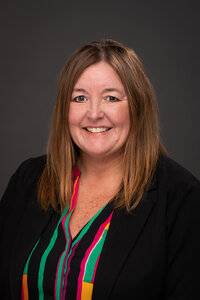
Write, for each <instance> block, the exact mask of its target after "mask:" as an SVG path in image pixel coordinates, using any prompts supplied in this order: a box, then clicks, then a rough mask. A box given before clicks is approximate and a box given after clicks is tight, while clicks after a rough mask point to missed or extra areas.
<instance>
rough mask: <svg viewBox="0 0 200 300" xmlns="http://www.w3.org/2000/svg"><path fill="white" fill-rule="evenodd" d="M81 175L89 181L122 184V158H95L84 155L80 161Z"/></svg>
mask: <svg viewBox="0 0 200 300" xmlns="http://www.w3.org/2000/svg"><path fill="white" fill-rule="evenodd" d="M78 166H79V168H80V170H81V174H82V176H83V177H84V178H87V180H89V181H90V180H91V181H94V180H98V181H108V182H109V181H113V182H114V181H115V182H117V183H120V182H121V180H122V157H121V156H116V157H112V158H108V157H104V158H95V157H89V156H87V155H86V154H82V156H81V157H80V159H79V161H78Z"/></svg>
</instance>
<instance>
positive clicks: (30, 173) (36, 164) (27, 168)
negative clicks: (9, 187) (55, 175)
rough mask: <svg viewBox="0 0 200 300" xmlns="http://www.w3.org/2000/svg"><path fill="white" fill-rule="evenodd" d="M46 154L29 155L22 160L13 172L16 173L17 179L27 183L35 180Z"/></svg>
mask: <svg viewBox="0 0 200 300" xmlns="http://www.w3.org/2000/svg"><path fill="white" fill-rule="evenodd" d="M46 157H47V156H46V155H40V156H35V157H30V158H28V159H26V160H24V161H22V162H21V163H20V165H19V167H18V168H17V170H16V172H15V174H17V176H18V179H19V181H21V182H22V183H28V182H30V183H31V182H33V181H35V180H36V179H37V178H38V176H39V175H40V174H41V172H42V170H43V168H44V166H45V164H46Z"/></svg>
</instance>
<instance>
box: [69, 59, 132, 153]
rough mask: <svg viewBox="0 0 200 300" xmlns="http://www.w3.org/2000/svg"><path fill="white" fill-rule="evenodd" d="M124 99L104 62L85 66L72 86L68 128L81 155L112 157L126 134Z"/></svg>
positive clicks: (109, 68) (127, 119)
mask: <svg viewBox="0 0 200 300" xmlns="http://www.w3.org/2000/svg"><path fill="white" fill-rule="evenodd" d="M129 127H130V119H129V107H128V100H127V96H126V93H125V90H124V87H123V85H122V82H121V80H120V78H119V77H118V75H117V73H116V72H115V71H114V70H113V68H112V67H111V66H110V65H109V64H108V63H106V62H103V61H102V62H99V63H96V64H94V65H91V66H89V67H88V68H87V69H85V71H84V72H83V73H82V74H81V76H80V77H79V79H78V81H77V83H76V84H75V86H74V90H73V93H72V99H71V102H70V108H69V129H70V134H71V137H72V139H73V141H74V143H75V144H76V145H77V146H78V147H79V148H80V149H81V152H82V154H84V155H88V156H90V157H98V158H103V157H112V156H113V157H116V155H120V154H121V152H122V146H123V145H124V144H125V142H126V140H127V136H128V132H129Z"/></svg>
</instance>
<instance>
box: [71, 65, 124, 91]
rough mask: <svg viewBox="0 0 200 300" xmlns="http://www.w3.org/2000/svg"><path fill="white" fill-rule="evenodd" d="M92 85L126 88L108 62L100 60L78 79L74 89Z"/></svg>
mask: <svg viewBox="0 0 200 300" xmlns="http://www.w3.org/2000/svg"><path fill="white" fill-rule="evenodd" d="M92 87H99V88H104V89H106V88H108V87H109V88H118V89H121V90H124V88H123V84H122V82H121V79H120V78H119V76H118V74H117V73H116V71H115V70H114V69H113V68H112V67H111V66H110V65H109V64H108V63H106V62H99V63H96V64H93V65H91V66H89V67H88V68H86V69H85V70H84V71H83V73H82V74H81V75H80V77H79V79H78V80H77V82H76V84H75V86H74V89H78V88H85V89H86V88H92Z"/></svg>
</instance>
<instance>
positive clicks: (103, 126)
mask: <svg viewBox="0 0 200 300" xmlns="http://www.w3.org/2000/svg"><path fill="white" fill-rule="evenodd" d="M82 128H83V129H86V128H110V129H111V128H112V127H110V126H105V125H102V126H101V125H99V126H90V125H88V126H84V127H82Z"/></svg>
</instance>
